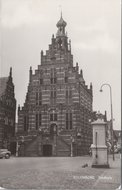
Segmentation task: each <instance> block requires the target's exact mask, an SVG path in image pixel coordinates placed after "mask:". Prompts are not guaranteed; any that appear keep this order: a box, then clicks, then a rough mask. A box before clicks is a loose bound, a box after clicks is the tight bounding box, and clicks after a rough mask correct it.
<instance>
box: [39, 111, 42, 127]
mask: <svg viewBox="0 0 122 190" xmlns="http://www.w3.org/2000/svg"><path fill="white" fill-rule="evenodd" d="M41 124H42V115H41V113H40V114H39V126H41Z"/></svg>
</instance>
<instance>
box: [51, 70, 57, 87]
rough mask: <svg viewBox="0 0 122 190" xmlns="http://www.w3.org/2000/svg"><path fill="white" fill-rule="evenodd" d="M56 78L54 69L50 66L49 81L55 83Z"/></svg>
mask: <svg viewBox="0 0 122 190" xmlns="http://www.w3.org/2000/svg"><path fill="white" fill-rule="evenodd" d="M56 82H57V78H56V69H55V68H52V69H51V78H50V83H51V84H56Z"/></svg>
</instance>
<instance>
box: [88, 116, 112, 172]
mask: <svg viewBox="0 0 122 190" xmlns="http://www.w3.org/2000/svg"><path fill="white" fill-rule="evenodd" d="M92 127H93V144H92V145H91V150H92V167H94V168H109V163H108V151H107V146H106V130H105V127H106V122H104V120H103V119H101V118H98V119H97V120H96V121H94V122H92Z"/></svg>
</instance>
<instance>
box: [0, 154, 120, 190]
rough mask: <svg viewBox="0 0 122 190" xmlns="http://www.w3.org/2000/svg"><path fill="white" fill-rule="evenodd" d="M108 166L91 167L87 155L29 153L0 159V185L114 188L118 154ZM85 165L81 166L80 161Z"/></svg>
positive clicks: (25, 187)
mask: <svg viewBox="0 0 122 190" xmlns="http://www.w3.org/2000/svg"><path fill="white" fill-rule="evenodd" d="M109 161H110V166H111V168H110V169H95V168H91V157H89V156H83V157H46V158H45V157H35V158H34V157H33V158H32V157H31V158H28V157H26V158H21V157H20V158H15V157H11V158H10V159H8V160H6V159H1V160H0V186H1V187H4V188H7V189H98V190H99V189H114V190H115V189H116V188H118V187H119V185H120V158H119V155H116V157H115V161H114V162H113V160H112V156H110V159H109ZM86 163H87V164H88V167H85V168H82V166H83V165H84V164H86Z"/></svg>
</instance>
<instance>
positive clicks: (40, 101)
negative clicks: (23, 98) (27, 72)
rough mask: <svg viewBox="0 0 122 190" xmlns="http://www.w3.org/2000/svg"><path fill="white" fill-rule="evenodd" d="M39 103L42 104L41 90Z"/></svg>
mask: <svg viewBox="0 0 122 190" xmlns="http://www.w3.org/2000/svg"><path fill="white" fill-rule="evenodd" d="M39 105H42V93H41V92H39Z"/></svg>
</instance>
